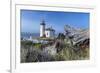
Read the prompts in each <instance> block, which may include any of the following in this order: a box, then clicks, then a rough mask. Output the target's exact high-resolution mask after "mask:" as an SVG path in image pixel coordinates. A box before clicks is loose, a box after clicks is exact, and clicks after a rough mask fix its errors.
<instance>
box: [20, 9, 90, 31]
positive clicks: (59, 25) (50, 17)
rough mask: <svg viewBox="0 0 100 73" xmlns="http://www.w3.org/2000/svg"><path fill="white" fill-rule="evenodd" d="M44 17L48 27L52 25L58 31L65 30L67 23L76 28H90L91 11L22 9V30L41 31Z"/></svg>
mask: <svg viewBox="0 0 100 73" xmlns="http://www.w3.org/2000/svg"><path fill="white" fill-rule="evenodd" d="M43 19H44V20H45V23H46V27H51V26H52V28H54V29H55V31H56V32H57V33H58V32H64V25H67V24H68V25H71V26H73V27H76V28H83V29H85V28H89V13H82V12H81V13H80V12H52V11H36V10H21V32H30V33H39V28H40V23H41V21H42V20H43Z"/></svg>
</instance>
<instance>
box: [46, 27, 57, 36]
mask: <svg viewBox="0 0 100 73" xmlns="http://www.w3.org/2000/svg"><path fill="white" fill-rule="evenodd" d="M45 35H46V37H54V36H55V30H54V29H52V28H47V29H45Z"/></svg>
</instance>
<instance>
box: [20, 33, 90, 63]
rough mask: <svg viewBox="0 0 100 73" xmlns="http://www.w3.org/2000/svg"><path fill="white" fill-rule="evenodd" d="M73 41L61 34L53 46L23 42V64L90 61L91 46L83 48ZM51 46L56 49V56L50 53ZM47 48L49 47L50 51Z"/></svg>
mask: <svg viewBox="0 0 100 73" xmlns="http://www.w3.org/2000/svg"><path fill="white" fill-rule="evenodd" d="M71 39H72V38H66V37H65V36H64V35H63V34H59V35H58V37H57V38H56V41H55V42H53V44H52V45H48V44H49V43H48V44H42V43H33V42H32V41H21V63H26V62H47V61H68V60H86V59H89V45H88V47H84V48H82V47H81V46H79V45H78V46H77V45H73V43H72V41H71ZM81 45H82V44H81ZM49 46H52V47H53V49H56V54H54V55H52V54H50V53H48V51H49V50H50V47H49ZM46 47H49V50H48V49H47V48H46ZM52 51H53V50H51V52H52Z"/></svg>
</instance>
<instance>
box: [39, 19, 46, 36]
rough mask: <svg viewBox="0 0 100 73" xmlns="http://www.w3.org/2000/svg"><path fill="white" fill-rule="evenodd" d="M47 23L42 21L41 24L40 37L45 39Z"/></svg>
mask: <svg viewBox="0 0 100 73" xmlns="http://www.w3.org/2000/svg"><path fill="white" fill-rule="evenodd" d="M45 25H46V24H45V21H44V20H42V22H41V23H40V37H45Z"/></svg>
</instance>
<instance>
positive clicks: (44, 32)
mask: <svg viewBox="0 0 100 73" xmlns="http://www.w3.org/2000/svg"><path fill="white" fill-rule="evenodd" d="M45 25H46V24H45V22H44V21H42V23H40V37H48V38H49V37H55V30H54V29H53V28H52V27H51V28H45Z"/></svg>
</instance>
